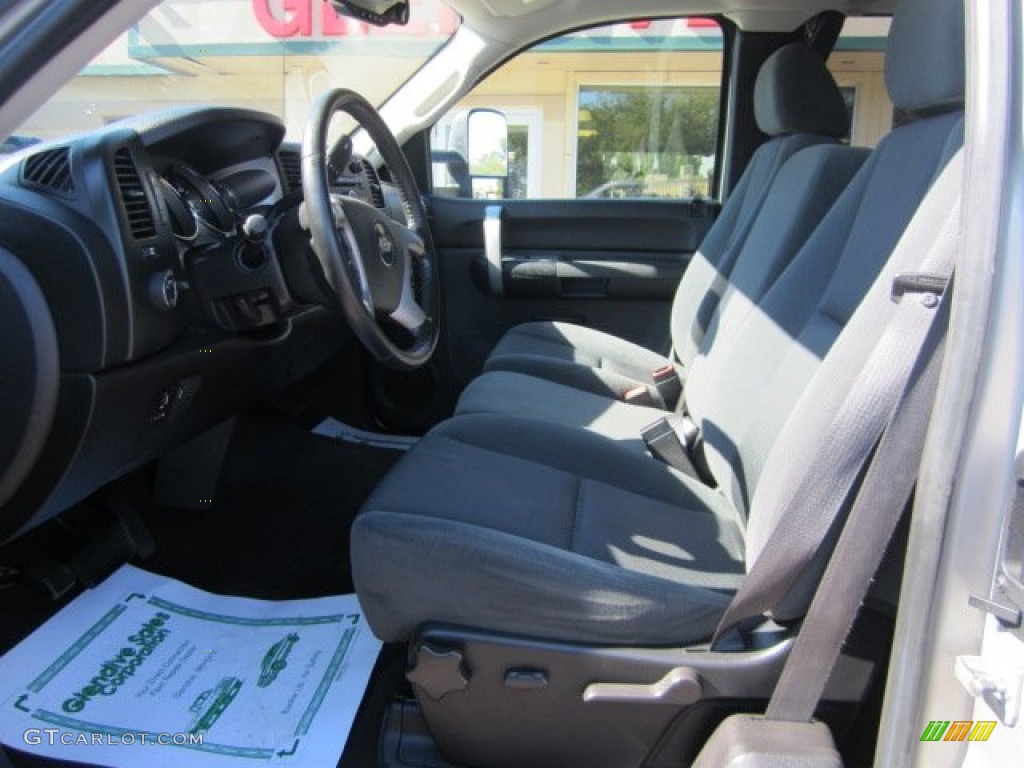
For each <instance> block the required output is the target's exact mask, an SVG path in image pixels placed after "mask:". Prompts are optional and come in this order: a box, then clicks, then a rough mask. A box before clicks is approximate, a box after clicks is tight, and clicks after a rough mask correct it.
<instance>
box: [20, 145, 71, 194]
mask: <svg viewBox="0 0 1024 768" xmlns="http://www.w3.org/2000/svg"><path fill="white" fill-rule="evenodd" d="M21 180H22V182H23V183H24V184H29V185H31V186H33V187H43V188H44V189H52V190H54V191H55V192H59V193H61V194H64V195H71V194H74V192H75V181H74V179H73V178H72V177H71V150H70V149H68V148H67V147H58V148H57V149H48V150H46V151H44V152H38V153H36V154H34V155H32V156H31V157H29V158H27V159H26V160H25V162H24V163H23V164H22V166H21Z"/></svg>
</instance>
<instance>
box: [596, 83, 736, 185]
mask: <svg viewBox="0 0 1024 768" xmlns="http://www.w3.org/2000/svg"><path fill="white" fill-rule="evenodd" d="M718 104H719V89H718V88H717V87H700V86H691V87H683V86H653V87H652V86H583V87H581V88H580V95H579V113H578V125H579V135H578V152H577V161H576V194H577V196H579V197H585V196H588V195H589V196H603V197H621V196H629V197H690V196H693V195H697V194H700V195H707V194H708V191H709V189H710V181H711V175H712V173H713V166H714V156H715V149H716V143H717V133H718Z"/></svg>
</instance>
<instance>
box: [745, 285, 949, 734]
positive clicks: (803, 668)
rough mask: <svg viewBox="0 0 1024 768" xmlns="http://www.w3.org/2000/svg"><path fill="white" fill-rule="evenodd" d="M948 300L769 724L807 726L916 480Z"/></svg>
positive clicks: (790, 662)
mask: <svg viewBox="0 0 1024 768" xmlns="http://www.w3.org/2000/svg"><path fill="white" fill-rule="evenodd" d="M948 305H949V301H948V300H947V301H946V302H944V303H943V307H942V309H941V311H940V313H939V314H938V316H937V317H936V318H935V322H933V324H932V327H931V329H930V332H929V333H928V336H927V338H926V339H925V345H924V347H923V348H922V350H921V354H920V356H919V358H918V364H917V366H916V368H915V372H914V375H913V377H912V379H911V382H910V384H909V386H908V387H907V389H906V390H905V391H904V393H903V396H902V398H901V400H900V403H899V404H898V405H897V406H896V413H895V415H894V416H893V419H892V421H891V423H890V424H889V426H888V427H887V428H886V430H885V432H884V433H883V435H882V439H881V440H880V441H879V443H878V448H877V450H876V451H875V455H874V457H873V458H872V460H871V464H870V465H869V467H868V471H867V474H866V475H865V477H864V482H863V483H862V484H861V488H860V491H859V493H858V494H857V500H856V501H855V502H854V505H853V509H851V510H850V515H849V518H848V519H847V521H846V525H845V526H844V527H843V532H842V534H840V536H839V541H838V542H837V543H836V548H835V551H834V552H833V553H832V557H831V558H830V559H829V563H828V567H827V568H826V569H825V574H824V576H823V577H822V579H821V583H820V584H819V585H818V589H817V591H816V592H815V594H814V599H813V600H812V601H811V606H810V608H809V609H808V611H807V615H806V616H805V617H804V621H803V625H802V626H801V628H800V633H799V634H798V635H797V638H796V642H795V643H794V644H793V649H792V650H791V651H790V653H789V658H787V659H786V664H785V666H784V667H783V669H782V675H781V676H780V677H779V682H778V683H777V684H776V686H775V691H774V692H773V693H772V698H771V700H770V702H769V703H768V709H767V711H766V713H765V717H766V718H767V719H769V720H786V721H792V722H807V721H809V720H810V719H811V718H812V717H813V716H814V710H815V709H816V708H817V705H818V701H819V700H820V699H821V697H822V694H823V693H824V692H825V685H826V683H827V682H828V679H829V676H830V675H831V673H832V668H833V667H834V666H835V663H836V660H837V659H838V658H839V654H840V653H841V652H842V649H843V644H844V643H845V642H846V637H847V635H848V634H849V632H850V628H851V627H852V626H853V622H854V620H855V619H856V617H857V612H858V610H859V609H860V606H861V603H862V602H863V601H864V598H865V596H866V595H867V593H868V589H869V588H870V586H871V581H872V579H873V578H874V575H875V572H876V571H877V570H878V566H879V564H880V563H881V562H882V558H883V556H884V555H885V550H886V547H887V546H888V544H889V541H890V539H891V538H892V535H893V533H894V532H895V530H896V526H897V525H898V524H899V521H900V517H901V516H902V513H903V510H904V508H905V507H906V505H907V502H908V501H909V499H910V496H911V493H912V492H913V489H914V485H915V483H916V481H917V471H918V467H919V465H920V464H921V457H922V454H923V453H924V441H925V436H926V434H927V431H928V423H929V421H930V416H931V410H932V405H933V403H934V400H935V391H936V389H937V388H938V381H939V371H940V369H941V367H942V366H941V361H942V354H941V353H942V348H943V342H944V341H945V330H946V322H945V320H946V319H947V317H948V314H949V308H948Z"/></svg>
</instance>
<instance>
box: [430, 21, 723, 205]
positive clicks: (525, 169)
mask: <svg viewBox="0 0 1024 768" xmlns="http://www.w3.org/2000/svg"><path fill="white" fill-rule="evenodd" d="M721 81H722V33H721V29H720V27H719V26H718V24H717V22H715V21H713V20H710V19H661V20H652V21H633V22H625V23H620V24H613V25H608V26H602V27H594V28H591V29H587V30H583V31H580V32H574V33H571V34H568V35H564V36H562V37H558V38H554V39H552V40H549V41H547V42H544V43H542V44H540V45H537V46H535V47H533V48H532V49H530V50H528V51H526V52H524V53H522V54H520V55H519V56H516V57H515V58H514V59H512V60H511V61H509V62H508V63H506V64H505V65H504V66H502V67H501V68H499V69H498V70H497V71H496V72H494V73H493V74H492V75H491V76H490V77H488V78H487V79H486V80H485V81H483V82H482V83H480V84H479V85H478V86H477V87H476V88H475V89H474V90H473V91H472V92H471V93H470V94H469V95H468V96H467V97H466V98H464V99H463V100H462V101H460V102H459V104H457V105H456V106H455V107H454V108H453V109H452V110H450V111H449V113H448V114H447V115H445V117H443V118H442V119H441V120H440V121H439V122H438V123H437V125H435V127H434V130H433V132H432V135H431V147H432V159H433V185H434V192H435V193H436V194H447V195H454V196H462V197H470V196H473V197H478V198H492V197H493V198H502V197H503V198H574V197H595V198H597V197H603V198H620V197H634V198H635V197H656V198H688V197H692V196H695V195H703V196H707V195H708V194H709V193H710V189H711V180H712V178H713V177H714V172H715V160H716V157H717V150H718V147H717V138H718V124H719V101H720V93H721ZM481 108H487V109H491V110H495V109H496V110H498V111H500V112H502V113H503V114H504V115H505V117H506V123H507V133H506V135H504V136H503V137H501V141H502V142H503V145H504V147H505V150H506V152H507V161H508V165H507V171H508V172H507V176H497V177H496V176H486V177H481V176H479V175H477V174H474V173H471V172H470V165H471V163H469V162H468V160H467V157H468V155H467V153H470V154H472V152H473V151H474V148H473V146H472V143H473V142H472V141H468V142H467V140H468V139H470V138H472V131H471V127H472V124H473V118H472V113H473V111H474V110H477V109H481ZM467 115H469V117H468V118H467Z"/></svg>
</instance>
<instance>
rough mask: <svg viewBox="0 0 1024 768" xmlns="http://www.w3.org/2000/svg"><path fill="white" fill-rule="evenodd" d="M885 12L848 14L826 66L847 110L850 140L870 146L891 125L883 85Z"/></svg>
mask: <svg viewBox="0 0 1024 768" xmlns="http://www.w3.org/2000/svg"><path fill="white" fill-rule="evenodd" d="M889 22H890V18H889V17H888V16H851V17H849V18H847V19H846V21H845V22H844V23H843V29H842V32H841V33H840V35H839V40H838V41H837V42H836V46H835V50H833V51H832V55H831V56H829V59H828V67H829V70H830V71H831V72H832V75H833V77H835V79H836V82H837V83H839V86H840V88H841V90H842V92H843V98H844V99H846V105H847V108H848V109H849V110H850V115H851V119H850V137H849V138H850V143H851V144H854V145H856V146H861V147H873V146H875V145H876V144H877V143H878V141H879V140H880V139H881V138H882V137H883V136H885V135H886V134H887V133H888V132H889V131H890V130H892V127H893V106H892V102H891V101H889V94H888V92H887V91H886V89H885V42H886V38H887V37H888V35H889Z"/></svg>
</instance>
